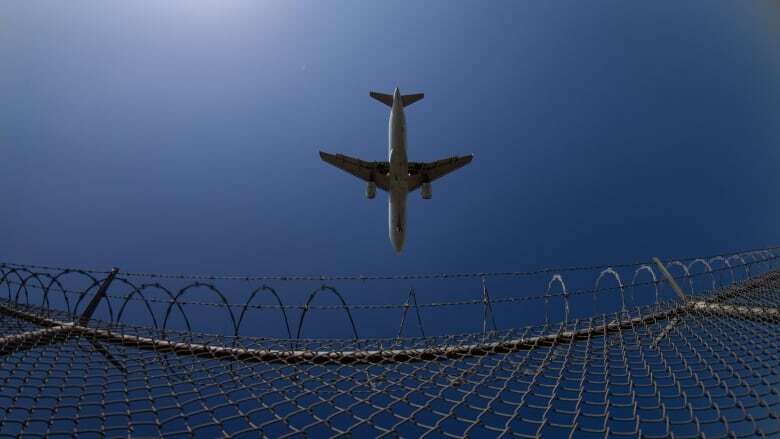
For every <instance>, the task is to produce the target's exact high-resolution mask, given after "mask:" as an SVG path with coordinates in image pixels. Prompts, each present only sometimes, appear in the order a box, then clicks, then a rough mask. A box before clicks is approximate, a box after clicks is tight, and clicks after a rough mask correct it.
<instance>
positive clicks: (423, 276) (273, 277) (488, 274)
mask: <svg viewBox="0 0 780 439" xmlns="http://www.w3.org/2000/svg"><path fill="white" fill-rule="evenodd" d="M778 249H780V246H769V247H761V248H754V249H748V250H741V251H737V252H729V253H717V254H711V255H703V256H694V257H685V258H670V259H662V261H663V262H665V263H668V262H673V261H681V262H683V261H693V260H696V259H712V258H719V257H727V256H738V255H746V254H751V253H758V252H774V251H776V250H778ZM651 263H652V261H636V262H626V263H618V264H601V265H581V266H564V267H558V268H541V269H537V270H529V271H485V272H455V273H416V274H397V275H373V274H351V275H279V274H270V275H243V274H186V273H150V272H133V271H128V272H124V276H125V277H143V278H149V279H178V280H196V281H197V280H201V281H203V280H209V281H215V280H227V281H250V282H252V281H283V282H287V281H290V282H295V281H305V282H309V281H383V280H391V281H392V280H427V279H432V280H438V279H467V278H492V277H509V278H512V277H525V276H535V275H540V274H551V273H567V272H576V271H596V270H604V269H607V268H613V269H620V268H630V267H639V266H641V265H649V264H651ZM0 267H11V268H26V269H30V270H46V271H73V272H84V273H89V274H100V275H104V274H108V273H109V272H110V271H111V270H110V269H108V270H107V269H95V268H72V267H71V268H69V267H61V266H49V265H34V264H19V263H11V262H0Z"/></svg>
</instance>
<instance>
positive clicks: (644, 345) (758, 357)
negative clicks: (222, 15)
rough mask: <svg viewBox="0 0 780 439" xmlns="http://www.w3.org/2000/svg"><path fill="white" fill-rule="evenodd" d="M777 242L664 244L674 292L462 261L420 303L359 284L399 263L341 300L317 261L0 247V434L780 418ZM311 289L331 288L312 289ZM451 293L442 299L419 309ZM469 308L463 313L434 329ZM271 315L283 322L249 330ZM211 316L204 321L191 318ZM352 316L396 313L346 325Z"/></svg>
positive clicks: (769, 422) (555, 433)
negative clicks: (125, 258) (257, 266)
mask: <svg viewBox="0 0 780 439" xmlns="http://www.w3.org/2000/svg"><path fill="white" fill-rule="evenodd" d="M718 258H720V259H718ZM713 259H715V260H713ZM697 261H704V263H703V264H702V263H701V262H697ZM777 262H778V258H777V257H776V256H775V255H774V253H772V249H764V250H757V251H752V252H742V253H740V254H739V256H738V257H736V256H732V255H727V256H717V257H712V258H707V259H704V258H692V259H689V260H685V261H679V262H678V261H665V266H666V267H668V269H669V271H672V272H673V273H674V276H675V281H676V282H677V283H678V284H679V286H680V287H681V288H682V289H683V290H685V292H686V297H685V298H682V299H681V298H678V297H676V296H674V295H673V294H672V293H671V290H670V289H669V287H668V285H667V283H668V280H666V281H665V280H664V279H663V278H662V275H661V273H660V272H659V271H658V269H657V268H656V267H653V266H652V264H649V263H648V264H645V263H636V264H625V265H615V266H612V267H608V266H605V267H594V268H590V269H574V270H565V269H564V270H555V271H546V270H541V271H538V272H529V273H524V274H516V275H515V276H512V277H510V281H511V282H516V283H513V284H512V285H510V286H506V285H504V284H503V283H502V282H507V280H506V279H503V280H499V279H496V277H500V276H504V275H505V274H493V275H491V274H486V273H480V274H477V275H475V276H473V277H475V278H476V279H477V280H479V281H480V282H479V284H478V285H476V287H474V288H471V287H469V288H467V289H468V290H469V291H471V290H473V291H471V298H467V299H464V300H453V301H447V302H442V301H438V302H427V301H426V297H432V296H431V295H428V296H426V295H425V291H424V289H421V288H420V285H419V282H420V281H421V280H420V279H418V278H413V279H409V278H394V277H393V278H391V279H388V278H386V277H377V278H376V279H373V280H371V281H369V283H359V284H358V286H359V288H357V290H358V292H357V295H358V297H359V299H360V300H367V297H375V294H374V293H375V292H377V291H380V292H381V291H383V287H380V286H377V284H376V283H371V282H381V281H390V282H391V283H392V282H399V281H409V280H413V281H415V282H418V284H417V285H415V286H414V287H413V288H407V285H406V284H403V285H401V286H399V285H395V287H394V288H395V289H396V290H398V289H399V288H400V287H403V288H404V291H405V292H404V293H403V294H400V295H399V294H396V297H398V302H397V303H358V304H354V303H353V302H354V300H353V296H352V295H350V294H347V293H346V292H345V291H346V290H345V289H339V288H337V287H336V286H333V284H332V283H333V282H335V281H336V280H338V279H336V278H330V279H329V281H328V282H330V283H331V284H329V285H315V286H314V287H313V288H312V289H307V288H308V286H306V288H303V289H304V290H305V291H306V293H303V294H300V295H299V296H295V295H294V294H289V295H288V294H286V293H284V294H283V293H280V292H277V291H276V290H275V289H274V288H273V287H272V286H271V285H269V284H267V283H264V284H260V285H257V284H256V283H257V282H269V279H259V278H257V277H239V278H238V279H236V278H234V277H230V278H222V279H220V278H218V277H210V276H203V277H198V278H196V279H192V278H188V277H166V276H155V277H151V278H149V277H147V278H144V279H142V280H141V281H140V282H138V281H137V279H136V278H138V277H141V278H143V276H142V275H138V274H134V275H132V276H121V275H119V276H117V277H116V279H114V280H113V282H112V283H111V284H110V286H109V285H108V284H107V283H106V282H105V278H106V276H107V274H108V273H109V272H108V271H97V270H95V271H82V270H72V269H59V268H52V267H40V266H23V265H16V264H2V265H0V276H1V277H0V288H1V289H0V294H2V296H3V298H2V299H1V300H0V327H1V328H2V336H1V337H0V361H2V367H0V434H2V435H4V436H18V435H24V436H26V437H74V436H78V437H93V436H94V437H127V436H134V437H154V436H161V435H165V436H171V437H191V436H198V437H221V436H231V437H257V436H258V435H260V436H264V437H327V436H338V435H349V436H355V437H376V436H380V437H399V436H400V437H420V436H427V437H464V436H469V437H538V436H540V435H543V436H549V437H569V436H576V437H616V436H627V437H635V436H643V437H669V436H674V437H705V436H706V437H756V436H759V437H760V436H764V437H780V271H778V270H777V266H778V264H777ZM675 270H676V271H675ZM621 276H624V277H625V278H626V279H629V278H631V279H632V281H631V282H624V281H623V277H621ZM290 278H293V277H290ZM468 278H469V277H468V276H463V275H462V274H460V275H458V276H457V277H455V278H454V281H455V282H456V283H454V284H452V285H456V286H457V285H459V283H460V282H464V279H468ZM205 279H210V280H209V281H207V282H206V283H204V280H205ZM340 279H342V280H345V281H350V282H351V279H344V278H343V277H341V278H340ZM442 279H449V278H447V277H442V276H438V275H434V277H432V278H426V280H431V281H432V282H433V283H434V284H436V285H438V283H440V282H444V280H442ZM578 279H579V280H582V282H580V283H579V284H578ZM363 280H365V279H363ZM594 280H595V287H594V283H593V282H594ZM161 281H165V283H158V282H161ZM218 281H223V282H227V284H219V283H218ZM298 281H299V282H306V281H312V279H308V278H307V279H299V280H298ZM316 281H321V280H320V279H317V280H316ZM526 281H527V282H528V284H525V283H523V282H526ZM144 282H146V283H144ZM253 282H254V283H253ZM103 284H105V285H106V287H107V288H108V291H107V293H106V295H105V297H104V298H102V299H100V300H95V303H96V304H98V305H97V308H96V313H95V315H94V316H92V315H90V316H87V317H92V318H91V319H89V320H86V319H84V317H85V316H84V314H83V313H84V310H85V309H88V308H89V306H88V303H90V301H93V299H94V298H95V297H96V296H97V295H98V291H99V289H100V287H101V285H103ZM575 284H578V285H577V286H578V288H572V287H573V286H574V285H575ZM528 285H531V286H528ZM533 285H536V286H533ZM447 288H449V286H447V287H446V288H445V290H447ZM529 288H535V289H529ZM569 288H571V289H569ZM193 289H196V290H198V291H201V292H207V295H206V296H205V297H210V299H203V300H196V299H190V298H189V296H188V291H192V290H193ZM242 289H243V290H244V291H248V292H249V293H247V294H244V295H243V296H241V295H238V294H236V291H238V290H242ZM496 290H497V291H500V292H501V294H498V295H497V293H496V292H495V291H496ZM364 291H365V292H367V293H370V294H364V293H363V292H364ZM507 291H510V292H512V294H507V293H506V292H507ZM529 291H530V292H531V294H523V292H526V293H527V292H529ZM321 294H322V295H327V296H329V297H330V300H332V301H333V302H334V303H335V304H324V305H319V306H318V305H317V303H319V302H317V303H315V300H320V299H317V296H318V295H321ZM453 294H455V293H453ZM260 295H262V297H263V300H266V301H267V302H269V303H268V304H266V305H263V304H261V303H259V302H258V301H257V300H259V299H258V297H259V296H260ZM437 295H438V292H437ZM381 297H384V298H387V297H391V296H388V295H383V296H381ZM437 297H438V296H437ZM291 301H292V302H294V303H293V304H291ZM418 301H419V303H418ZM512 306H515V307H520V308H515V309H512V310H510V312H509V314H506V313H505V314H502V310H503V309H505V308H507V307H512ZM453 307H456V308H457V309H464V310H463V311H461V312H459V314H457V316H456V317H457V318H452V317H451V318H450V319H449V320H448V319H444V318H436V317H435V314H433V311H435V310H440V309H441V310H443V313H444V314H445V315H447V314H450V313H453V312H454V311H453V309H454V308H453ZM216 310H219V311H224V312H225V314H224V316H226V317H218V318H217V317H215V314H214V312H215V311H216ZM519 310H523V311H524V312H520V311H519ZM534 310H537V311H538V313H534V312H533V311H534ZM252 313H253V314H252ZM315 313H330V314H332V315H334V316H335V317H333V318H334V319H341V320H340V321H341V322H342V323H344V322H351V324H350V323H346V324H345V325H344V326H346V328H347V335H346V336H344V337H337V338H334V337H330V336H329V332H328V330H327V328H326V326H323V325H322V324H321V325H317V326H315V325H314V324H311V327H312V328H313V329H312V331H313V330H314V329H316V330H317V334H318V335H320V334H322V335H323V338H317V337H312V336H311V335H309V336H306V334H307V332H306V328H309V327H310V326H309V325H310V324H309V323H305V322H306V321H307V319H308V318H314V317H312V315H313V314H315ZM361 313H368V314H366V315H362V314H361ZM471 315H473V316H477V317H475V319H476V320H475V321H477V322H478V323H479V326H476V328H477V330H475V331H468V332H465V333H463V332H454V331H450V330H449V328H450V327H458V326H459V325H460V326H461V327H462V326H463V324H462V322H460V320H461V318H462V317H463V316H471ZM534 315H535V316H536V317H534ZM282 316H283V318H282ZM272 317H273V318H275V319H276V320H273V322H275V323H273V324H274V325H281V326H282V330H281V333H282V335H281V336H273V337H269V336H262V334H261V335H255V334H250V332H251V330H252V329H256V328H257V327H261V328H263V327H264V326H263V322H265V321H266V320H272ZM384 317H386V318H384ZM215 319H218V320H220V322H221V323H224V324H225V325H226V326H224V325H223V327H222V328H223V329H224V330H223V331H216V330H214V331H203V330H199V328H197V327H194V326H197V325H196V323H199V322H202V321H204V320H215ZM231 319H232V320H231ZM142 320H143V323H140V322H141V321H142ZM399 320H400V321H401V328H400V331H399V334H394V332H395V331H396V330H397V329H398V321H399ZM451 320H458V321H456V322H452V321H451ZM524 320H526V321H524ZM334 321H335V320H334ZM367 321H370V322H371V325H381V324H383V323H384V322H394V323H393V324H389V323H388V324H387V325H386V326H387V331H388V334H387V335H385V336H376V337H365V336H360V334H362V333H363V332H370V331H369V329H368V328H367V327H368V326H369V325H368V324H366V323H365V322H367ZM328 322H329V320H327V319H326V320H324V323H328ZM320 323H323V322H320ZM285 325H286V329H285V328H284V327H285ZM448 325H449V326H448ZM414 326H419V328H418V329H419V331H417V332H419V334H420V335H419V336H405V335H404V333H405V332H409V331H410V330H411V329H412V328H413V327H414ZM423 327H424V328H423ZM441 327H444V328H447V329H446V330H441ZM390 331H392V332H393V334H392V335H391V334H390ZM426 334H428V335H426Z"/></svg>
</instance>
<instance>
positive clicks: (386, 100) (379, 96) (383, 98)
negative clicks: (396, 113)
mask: <svg viewBox="0 0 780 439" xmlns="http://www.w3.org/2000/svg"><path fill="white" fill-rule="evenodd" d="M368 95H369V96H371V97H372V98H374V99H376V100H377V101H379V102H381V103H383V104H385V105H387V106H388V107H392V106H393V95H386V94H384V93H377V92H375V91H372V92H369V93H368Z"/></svg>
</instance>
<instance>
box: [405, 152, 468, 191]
mask: <svg viewBox="0 0 780 439" xmlns="http://www.w3.org/2000/svg"><path fill="white" fill-rule="evenodd" d="M473 158H474V156H473V155H464V156H461V157H450V158H446V159H442V160H436V161H435V162H429V163H418V162H409V179H408V181H409V192H412V191H413V190H415V189H417V188H419V187H420V186H421V185H422V184H423V183H430V182H432V181H433V180H436V179H437V178H441V177H444V176H445V175H447V174H449V173H450V172H452V171H454V170H456V169H460V168H462V167H464V166H466V165H468V164H469V163H471V160H472V159H473Z"/></svg>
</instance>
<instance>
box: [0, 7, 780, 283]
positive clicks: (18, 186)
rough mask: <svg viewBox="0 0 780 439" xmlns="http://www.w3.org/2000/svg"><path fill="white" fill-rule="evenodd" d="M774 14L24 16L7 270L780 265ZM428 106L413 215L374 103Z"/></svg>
mask: <svg viewBox="0 0 780 439" xmlns="http://www.w3.org/2000/svg"><path fill="white" fill-rule="evenodd" d="M778 11H780V8H778V5H777V3H770V2H744V3H742V2H741V3H735V2H727V1H712V2H706V3H705V2H692V1H679V2H647V3H625V2H618V1H605V2H598V3H582V2H566V3H561V2H556V3H550V2H489V3H483V2H462V3H452V2H443V1H442V2H425V3H419V4H418V3H411V2H410V3H388V2H359V3H358V2H314V1H312V2H298V3H293V2H285V1H280V2H229V3H227V2H218V1H213V2H210V1H207V2H200V3H192V2H51V3H44V2H6V3H3V4H2V5H0V17H2V18H0V59H2V68H0V96H2V97H3V99H2V102H3V104H2V105H0V151H1V152H2V157H3V158H2V160H0V188H2V190H0V205H2V206H3V212H4V213H3V215H0V236H1V237H2V240H1V241H2V247H1V249H0V256H1V257H2V259H3V260H6V261H13V262H29V263H40V264H59V265H69V266H97V267H107V266H114V265H116V266H119V267H121V268H122V269H123V270H126V271H157V272H178V271H183V272H242V273H305V274H320V273H328V274H335V273H390V274H394V273H403V272H431V271H446V272H452V271H483V270H492V271H500V270H524V269H529V268H537V267H540V266H546V265H570V264H593V263H604V262H619V261H625V260H636V259H647V258H649V257H650V256H653V255H658V256H661V257H672V256H690V255H695V254H707V253H713V252H719V251H724V250H732V249H740V248H749V247H758V246H764V245H770V244H776V243H778V242H780V232H778V229H777V224H778V219H779V218H780V209H779V208H778V203H777V202H776V200H777V199H778V197H780V190H778V188H780V174H779V173H778V172H777V169H778V164H780V163H779V162H780V152H779V150H780V149H779V148H780V57H778V53H780V52H779V51H778V49H779V47H778V44H779V43H778V42H780V31H778V29H780V27H778ZM395 86H399V87H400V88H401V90H402V91H404V92H425V94H426V98H425V99H424V100H423V101H421V102H419V103H417V104H415V105H414V106H413V107H410V108H409V110H408V112H407V121H408V130H409V154H410V157H411V159H413V160H417V161H428V160H435V159H438V158H442V157H445V156H448V155H453V154H465V153H474V154H475V160H474V162H473V163H472V164H471V165H470V166H468V167H467V168H464V169H463V170H461V171H458V172H456V173H455V174H452V175H450V176H447V177H446V178H444V179H442V180H440V181H438V182H436V184H434V185H433V192H434V197H433V199H432V200H430V201H424V200H420V197H419V194H417V193H415V194H413V195H412V196H411V197H410V202H409V217H408V231H409V232H408V236H407V244H406V247H405V249H404V252H403V253H402V254H401V255H396V254H395V253H394V252H393V249H392V246H391V244H390V242H389V240H388V237H387V203H386V196H385V195H384V194H381V195H379V196H378V197H377V198H376V199H374V200H367V199H365V196H364V190H365V188H364V184H363V183H362V182H360V181H358V180H356V179H354V178H352V177H350V176H348V175H346V174H344V173H341V172H339V171H338V170H336V169H333V168H331V167H329V166H327V165H325V164H324V163H321V162H320V160H319V158H318V156H317V151H318V150H319V149H324V150H327V151H332V152H342V153H345V154H350V155H353V156H358V157H362V158H364V159H367V160H382V159H384V158H385V157H386V154H387V116H388V111H387V108H386V107H384V106H382V105H381V104H379V103H377V102H375V101H373V100H371V99H369V97H368V91H369V90H378V91H385V92H388V91H391V90H392V89H393V88H394V87H395Z"/></svg>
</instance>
